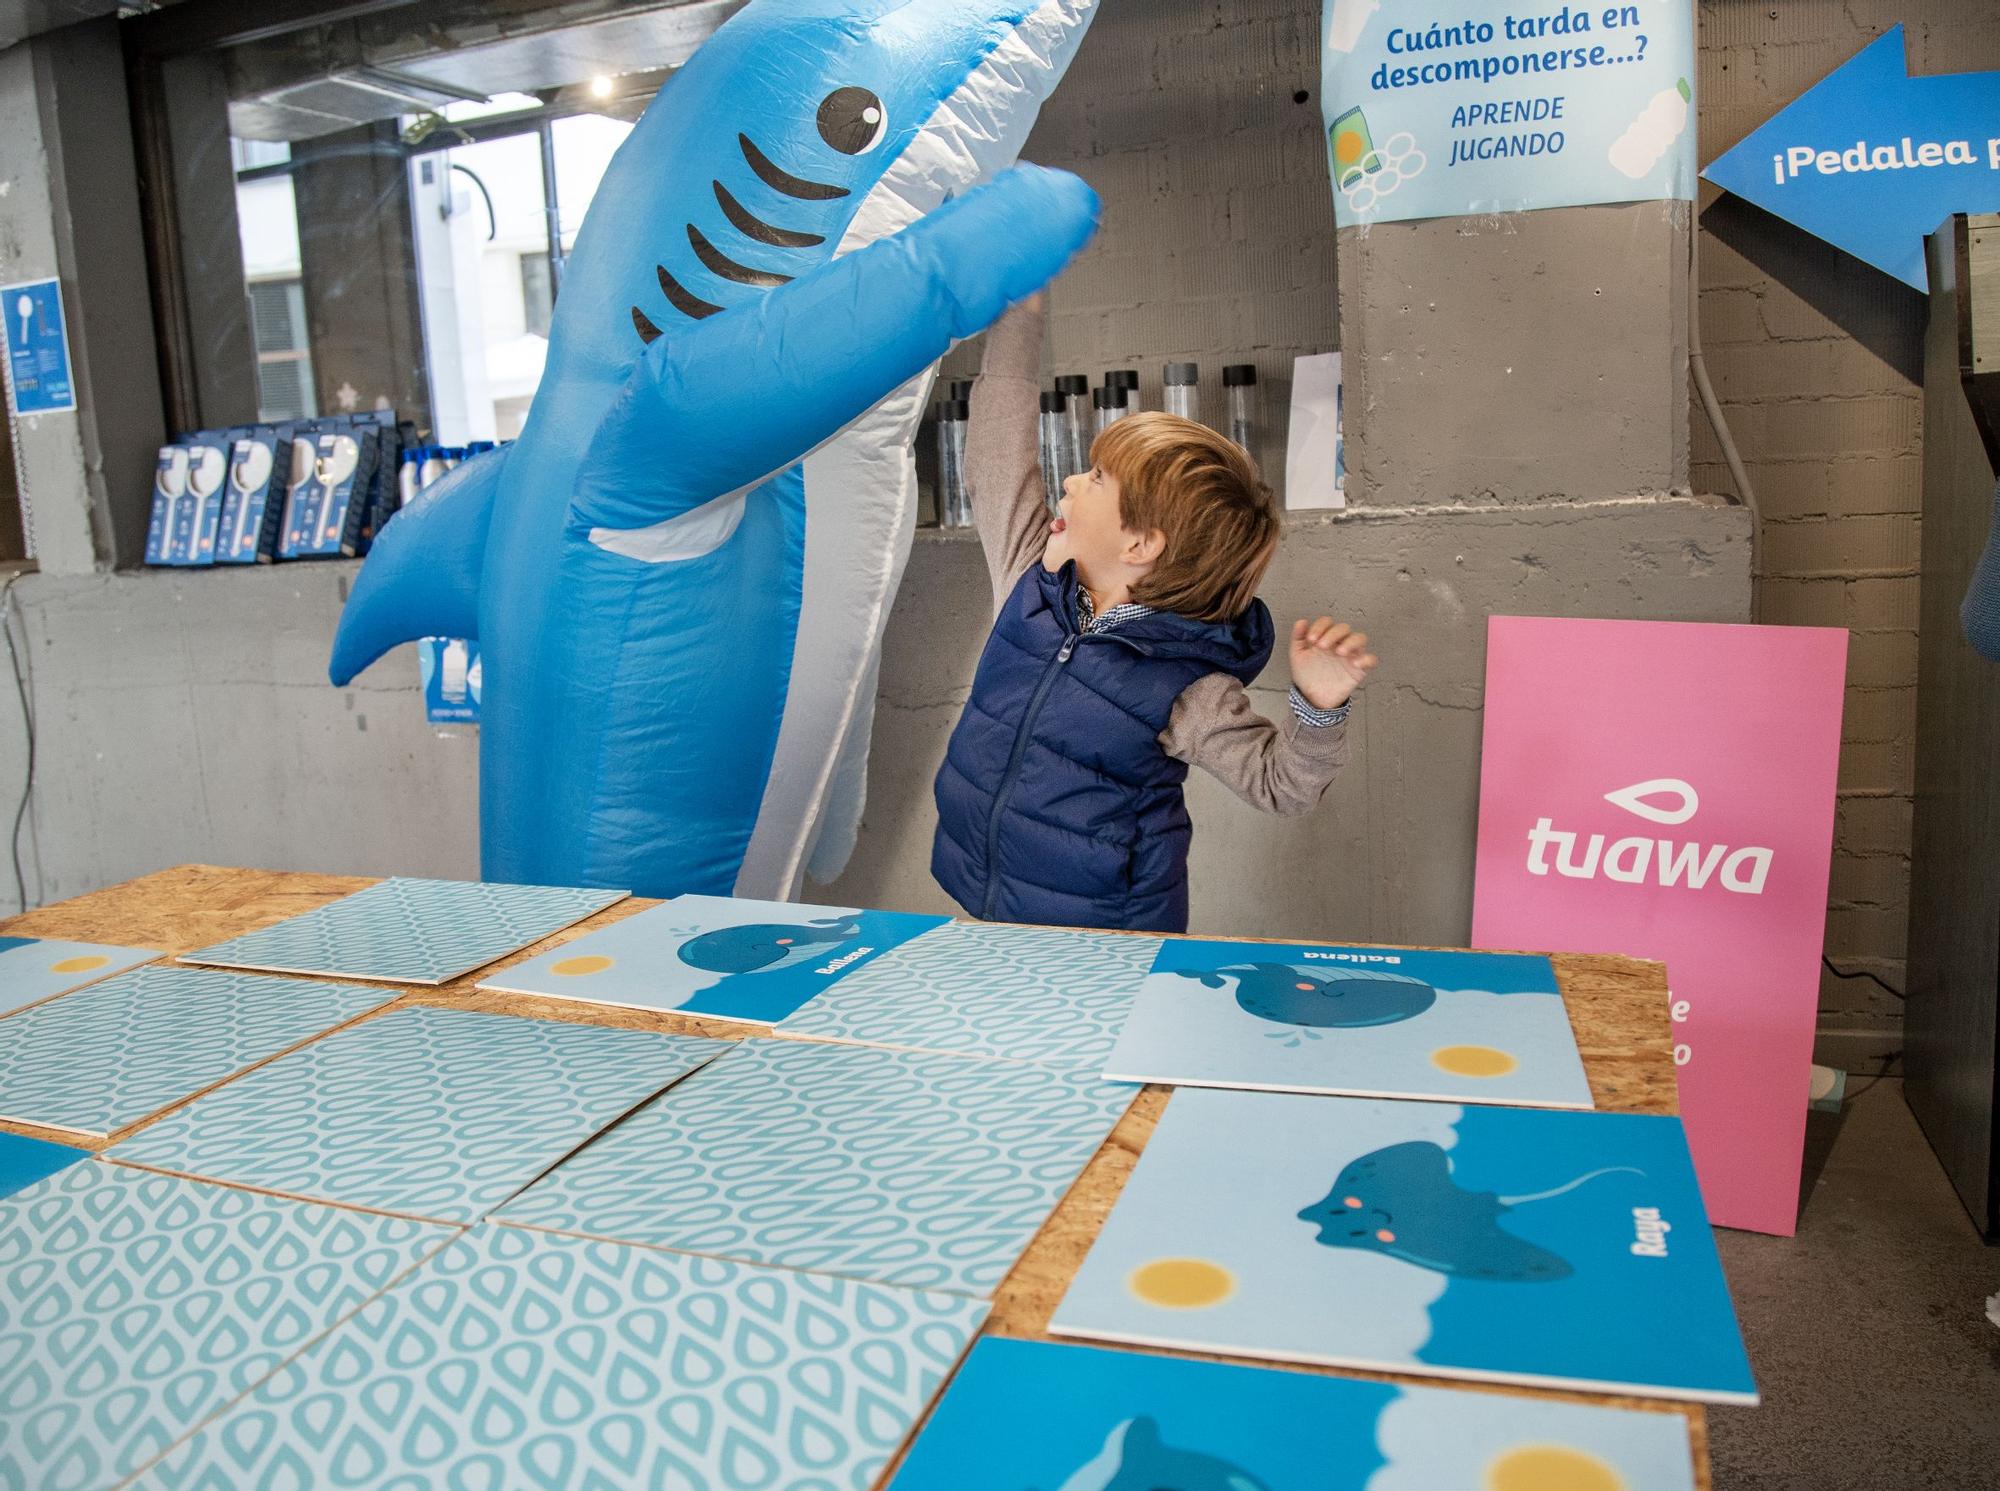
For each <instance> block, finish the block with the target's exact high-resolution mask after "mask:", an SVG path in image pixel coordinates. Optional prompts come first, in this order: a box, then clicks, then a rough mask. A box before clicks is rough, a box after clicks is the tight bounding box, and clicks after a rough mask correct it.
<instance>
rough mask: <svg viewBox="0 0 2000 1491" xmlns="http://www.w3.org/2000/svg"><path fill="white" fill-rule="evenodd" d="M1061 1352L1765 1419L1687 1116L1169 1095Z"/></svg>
mask: <svg viewBox="0 0 2000 1491" xmlns="http://www.w3.org/2000/svg"><path fill="white" fill-rule="evenodd" d="M1050 1330H1051V1331H1052V1332H1053V1333H1054V1334H1056V1335H1059V1336H1087V1337H1092V1338H1095V1339H1098V1340H1106V1341H1119V1342H1131V1343H1137V1344H1143V1345H1155V1346H1168V1347H1175V1348H1178V1349H1182V1350H1191V1351H1212V1352H1218V1353H1220V1354H1223V1355H1226V1356H1253V1357H1265V1358H1272V1359H1276V1360H1279V1361H1295V1362H1310V1363H1317V1364H1322V1365H1326V1366H1340V1367H1359V1368H1362V1369H1365V1370H1371V1371H1385V1372H1409V1373H1415V1374H1418V1375H1425V1376H1438V1377H1464V1378H1472V1379H1482V1380H1486V1381H1493V1382H1514V1383H1523V1384H1527V1385H1530V1386H1536V1387H1559V1388H1572V1389H1577V1390H1581V1391H1585V1392H1616V1393H1632V1394H1637V1395H1640V1396H1645V1397H1664V1398H1689V1399H1695V1400H1700V1401H1707V1402H1715V1403H1754V1402H1756V1401H1757V1387H1756V1383H1755V1381H1754V1380H1753V1379H1752V1377H1751V1374H1750V1361H1749V1358H1748V1356H1747V1355H1746V1354H1745V1353H1744V1350H1743V1337H1742V1334H1741V1333H1740V1331H1739V1330H1738V1329H1737V1325H1736V1312H1735V1309H1734V1307H1733V1306H1732V1305H1731V1303H1730V1299H1729V1289H1728V1285H1727V1284H1726V1283H1725V1282H1724V1279H1723V1274H1722V1264H1721V1261H1720V1260H1719V1259H1718V1257H1717V1256H1716V1249H1715V1237H1714V1234H1713V1233H1712V1231H1711V1230H1710V1228H1709V1223H1708V1217H1707V1214H1706V1213H1705V1212H1704V1210H1703V1208H1702V1201H1701V1190H1700V1188H1699V1187H1698V1186H1697V1185H1696V1183H1695V1175H1694V1164H1693V1162H1692V1160H1691V1159H1690V1158H1689V1156H1688V1147H1687V1138H1686V1135H1685V1133H1684V1132H1683V1131H1682V1128H1681V1123H1680V1120H1679V1119H1677V1118H1664V1117H1654V1116H1650V1115H1646V1114H1637V1113H1561V1112H1550V1111H1546V1110H1541V1109H1533V1108H1482V1107H1458V1106H1455V1105H1452V1104H1446V1103H1408V1102H1395V1101H1389V1100H1383V1099H1361V1098H1330V1097H1307V1096H1301V1095H1296V1094H1291V1093H1270V1092H1226V1091H1217V1090H1211V1089H1206V1088H1194V1089H1190V1090H1188V1091H1185V1092H1177V1093H1175V1094H1174V1097H1173V1101H1172V1102H1170V1103H1169V1104H1168V1105H1167V1110H1166V1114H1165V1116H1164V1117H1163V1118H1162V1119H1161V1120H1160V1124H1159V1127H1158V1128H1157V1129H1155V1130H1154V1133H1153V1137H1152V1140H1151V1141H1150V1142H1149V1143H1148V1144H1147V1146H1146V1149H1145V1152H1144V1153H1143V1154H1142V1155H1141V1156H1140V1157H1139V1163H1138V1167H1137V1168H1136V1169H1135V1170H1134V1172H1133V1174H1132V1178H1131V1179H1130V1180H1129V1181H1128V1182H1127V1183H1126V1186H1125V1189H1124V1191H1123V1192H1122V1193H1121V1194H1120V1196H1119V1198H1118V1202H1117V1205H1116V1207H1115V1208H1114V1209H1113V1211H1112V1213H1111V1218H1110V1220H1109V1221H1108V1222H1107V1223H1106V1224H1105V1226H1104V1230H1103V1231H1102V1232H1101V1233H1100V1234H1099V1236H1098V1238H1097V1241H1096V1242H1095V1243H1094V1244H1093V1245H1092V1247H1091V1250H1090V1255H1089V1257H1088V1258H1086V1259H1085V1260H1084V1264H1083V1267H1082V1268H1081V1269H1080V1270H1079V1271H1078V1273H1077V1275H1076V1278H1075V1280H1074V1281H1073V1282H1072V1283H1071V1285H1070V1288H1069V1293H1068V1294H1067V1295H1066V1296H1065V1297H1064V1299H1063V1301H1062V1303H1061V1305H1059V1306H1058V1307H1057V1309H1056V1313H1055V1319H1054V1321H1053V1323H1052V1324H1051V1325H1050Z"/></svg>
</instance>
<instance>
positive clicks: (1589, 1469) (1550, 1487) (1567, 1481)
mask: <svg viewBox="0 0 2000 1491" xmlns="http://www.w3.org/2000/svg"><path fill="white" fill-rule="evenodd" d="M1484 1491H1630V1487H1629V1485H1628V1484H1627V1482H1626V1480H1625V1477H1624V1476H1622V1475H1620V1474H1619V1473H1618V1472H1617V1471H1615V1470H1613V1469H1612V1468H1611V1467H1610V1466H1609V1465H1606V1464H1605V1463H1604V1462H1603V1461H1602V1460H1600V1459H1598V1458H1597V1456H1595V1455H1589V1454H1585V1453H1584V1452H1583V1451H1582V1450H1573V1449H1569V1448H1567V1447H1565V1446H1563V1445H1559V1444H1531V1445H1523V1446H1522V1447H1521V1448H1520V1449H1518V1450H1509V1451H1507V1453H1506V1454H1504V1455H1500V1456H1498V1457H1497V1458H1495V1459H1493V1460H1490V1461H1488V1462H1487V1465H1486V1484H1485V1487H1484Z"/></svg>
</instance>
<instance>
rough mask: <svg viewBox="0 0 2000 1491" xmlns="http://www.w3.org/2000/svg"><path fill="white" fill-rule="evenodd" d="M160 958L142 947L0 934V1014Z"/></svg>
mask: <svg viewBox="0 0 2000 1491" xmlns="http://www.w3.org/2000/svg"><path fill="white" fill-rule="evenodd" d="M159 956H160V954H159V953H157V952H155V951H154V950H152V949H151V948H144V947H112V946H110V945H108V944H105V943H98V942H51V941H49V940H47V939H45V938H40V937H0V1015H11V1014H13V1013H14V1011H16V1010H19V1009H25V1008H27V1007H28V1006H29V1005H31V1004H39V1003H40V1002H41V1001H42V1000H44V999H47V998H49V997H51V996H52V995H56V994H61V993H64V992H66V991H68V990H70V989H75V988H79V987H81V986H82V985H84V984H87V983H90V982H92V981H93V980H95V979H100V978H106V977H109V976H110V975H111V974H114V973H123V972H124V971H125V970H126V969H128V968H137V967H138V966H139V965H140V964H141V963H150V962H152V961H153V959H155V958H157V957H159Z"/></svg>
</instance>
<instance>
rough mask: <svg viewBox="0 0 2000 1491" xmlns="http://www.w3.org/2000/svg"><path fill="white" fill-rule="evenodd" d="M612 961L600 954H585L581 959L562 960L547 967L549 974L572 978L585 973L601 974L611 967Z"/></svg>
mask: <svg viewBox="0 0 2000 1491" xmlns="http://www.w3.org/2000/svg"><path fill="white" fill-rule="evenodd" d="M611 963H612V960H611V959H610V958H607V957H605V956H604V955H603V954H602V953H585V954H584V955H583V956H582V957H577V958H564V959H563V960H562V961H561V962H560V963H551V964H550V965H549V972H550V973H560V974H561V975H563V977H565V978H574V977H576V976H578V975H580V974H585V973H602V972H604V970H605V969H607V968H609V967H610V966H611Z"/></svg>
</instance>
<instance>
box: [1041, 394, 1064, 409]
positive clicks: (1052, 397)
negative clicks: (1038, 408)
mask: <svg viewBox="0 0 2000 1491" xmlns="http://www.w3.org/2000/svg"><path fill="white" fill-rule="evenodd" d="M1068 404H1069V400H1068V399H1067V398H1066V397H1065V396H1064V395H1062V394H1060V393H1045V394H1043V395H1042V413H1044V414H1060V413H1062V412H1063V410H1064V409H1065V408H1066V407H1067V406H1068Z"/></svg>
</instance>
